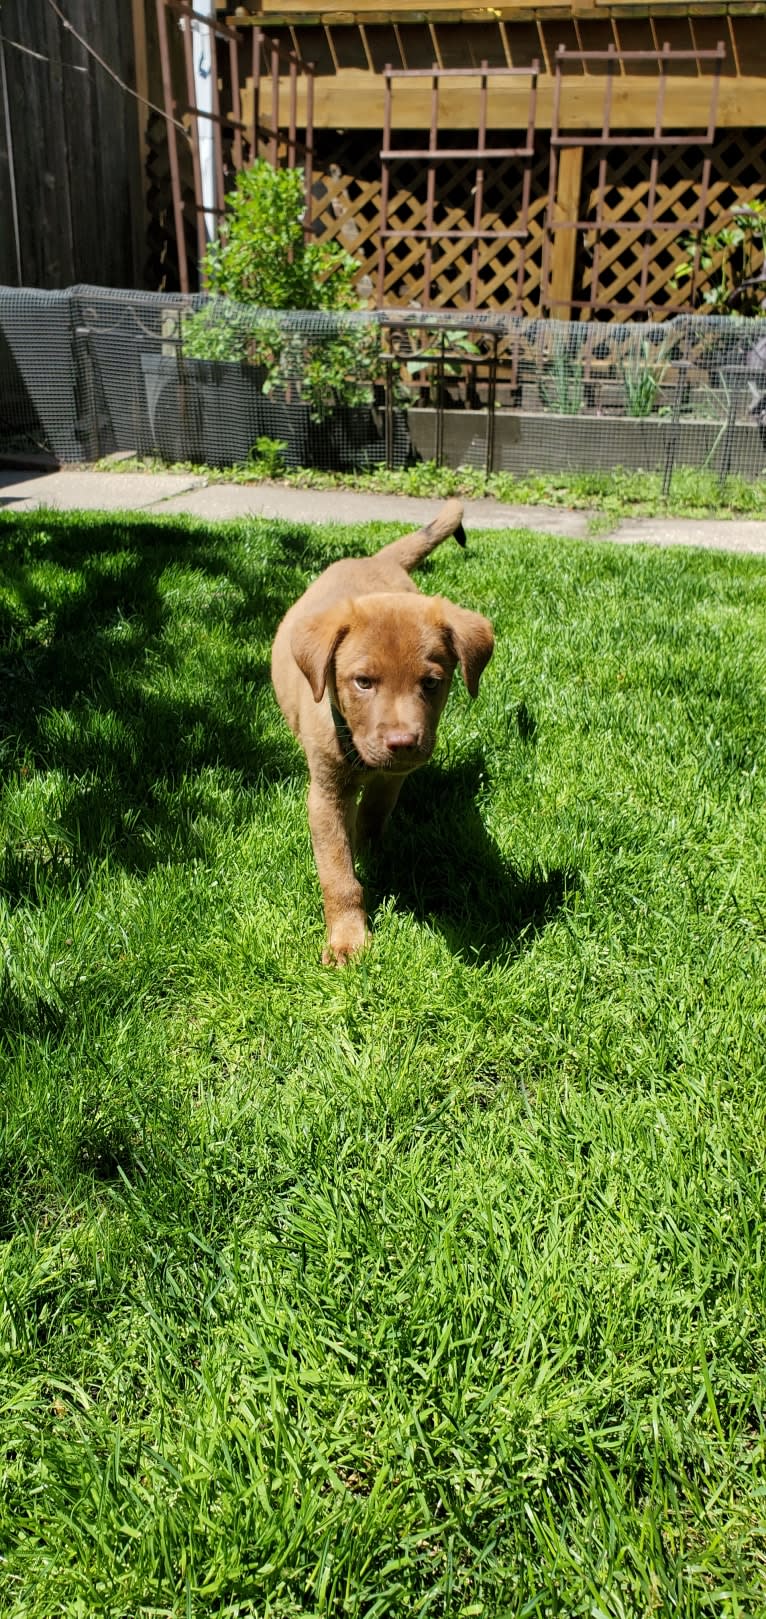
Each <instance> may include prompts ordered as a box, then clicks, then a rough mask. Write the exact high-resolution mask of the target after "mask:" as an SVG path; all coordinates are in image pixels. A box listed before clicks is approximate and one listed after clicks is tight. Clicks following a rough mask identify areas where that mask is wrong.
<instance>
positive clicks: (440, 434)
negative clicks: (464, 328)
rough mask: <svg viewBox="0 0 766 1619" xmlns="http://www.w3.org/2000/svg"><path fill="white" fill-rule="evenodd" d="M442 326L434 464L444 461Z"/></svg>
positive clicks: (438, 365)
mask: <svg viewBox="0 0 766 1619" xmlns="http://www.w3.org/2000/svg"><path fill="white" fill-rule="evenodd" d="M444 337H445V333H444V328H443V327H442V330H441V332H440V333H439V358H438V360H437V362H436V465H437V467H440V466H442V465H443V462H444Z"/></svg>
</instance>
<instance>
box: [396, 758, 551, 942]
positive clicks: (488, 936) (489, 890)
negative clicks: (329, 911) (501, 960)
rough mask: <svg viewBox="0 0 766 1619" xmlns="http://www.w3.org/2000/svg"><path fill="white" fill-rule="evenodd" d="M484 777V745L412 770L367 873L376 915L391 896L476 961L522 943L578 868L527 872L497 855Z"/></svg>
mask: <svg viewBox="0 0 766 1619" xmlns="http://www.w3.org/2000/svg"><path fill="white" fill-rule="evenodd" d="M484 779H485V769H484V761H483V759H482V757H481V754H475V755H473V756H472V757H471V758H469V759H466V760H463V761H461V762H459V763H457V764H453V765H449V766H442V765H438V764H432V765H427V766H426V767H425V769H424V770H421V771H418V772H417V774H416V775H414V776H413V777H412V779H411V780H410V781H408V782H406V783H405V786H404V788H403V790H402V796H401V798H400V800H399V803H398V805H397V807H396V810H395V812H394V815H393V817H392V819H391V823H390V826H389V828H388V831H387V833H386V837H385V842H384V846H383V848H382V849H381V850H380V851H379V852H377V853H375V854H374V855H370V856H368V862H367V869H366V873H365V875H366V876H367V882H366V892H367V898H368V902H369V906H370V911H371V913H372V914H373V916H374V912H375V910H376V908H377V907H378V906H379V905H380V904H381V903H382V902H383V901H384V900H385V899H388V898H393V899H394V901H395V903H396V905H397V907H398V908H399V909H400V910H407V911H410V912H411V914H412V915H413V916H416V917H418V918H419V919H420V920H421V921H431V922H433V923H435V925H436V926H437V927H438V928H439V930H440V931H441V932H442V933H443V934H444V936H445V938H446V939H447V942H448V943H449V945H450V947H451V948H452V949H453V950H455V951H456V952H459V953H461V954H466V955H469V956H473V957H474V958H475V959H477V960H479V961H489V960H492V959H494V958H495V957H497V956H502V955H508V954H512V953H514V952H515V951H516V950H518V949H520V948H522V947H523V945H524V944H525V943H528V941H529V939H530V937H531V936H533V935H534V934H536V933H538V932H539V931H540V930H541V929H542V928H544V927H545V926H547V924H548V923H549V922H550V921H551V920H552V918H553V917H554V916H555V915H556V913H557V912H558V911H559V910H560V909H561V907H562V906H563V905H564V904H565V903H566V900H567V896H568V895H569V894H571V893H572V892H573V891H574V889H575V888H576V887H577V882H578V874H577V873H576V872H575V871H563V870H558V869H556V870H553V871H549V872H542V871H540V870H533V871H532V872H530V873H528V874H526V875H525V874H524V873H522V872H520V871H518V870H516V868H515V867H514V866H513V865H511V864H510V862H509V861H507V860H506V859H505V858H504V857H503V855H502V854H501V853H500V850H499V849H498V848H497V845H496V844H494V843H493V841H492V839H491V838H490V836H489V834H488V833H487V830H486V828H485V826H484V822H483V821H482V818H481V813H480V810H479V807H478V804H477V798H478V795H479V793H480V790H481V787H482V784H483V781H484Z"/></svg>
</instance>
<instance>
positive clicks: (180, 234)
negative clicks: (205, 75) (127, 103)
mask: <svg viewBox="0 0 766 1619" xmlns="http://www.w3.org/2000/svg"><path fill="white" fill-rule="evenodd" d="M157 32H158V34H159V45H160V67H161V70H162V99H163V103H164V107H165V127H166V129H167V133H168V159H169V162H170V185H171V190H172V193H173V220H174V224H175V232H176V252H177V254H178V283H179V286H180V288H181V291H182V292H188V291H189V265H188V261H187V258H186V235H185V227H184V211H183V198H182V196H181V173H180V169H179V165H178V145H177V142H176V128H175V122H174V113H175V102H174V100H173V77H172V73H171V68H170V48H169V45H168V35H167V10H166V6H165V0H157Z"/></svg>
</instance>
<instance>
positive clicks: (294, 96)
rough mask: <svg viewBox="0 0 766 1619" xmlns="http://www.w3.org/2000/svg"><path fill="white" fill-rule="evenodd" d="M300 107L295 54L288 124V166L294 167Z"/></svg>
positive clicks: (291, 66) (291, 65) (291, 67)
mask: <svg viewBox="0 0 766 1619" xmlns="http://www.w3.org/2000/svg"><path fill="white" fill-rule="evenodd" d="M297 109H298V61H297V58H296V57H295V56H294V57H293V58H292V60H291V62H290V102H289V112H288V124H287V167H288V169H294V168H295V163H296V158H297V155H298V153H297V150H296V145H295V136H296V125H297Z"/></svg>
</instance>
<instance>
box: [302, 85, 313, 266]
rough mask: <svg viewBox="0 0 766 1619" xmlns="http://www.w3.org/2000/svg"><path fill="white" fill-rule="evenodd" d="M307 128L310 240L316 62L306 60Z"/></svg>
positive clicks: (308, 228)
mask: <svg viewBox="0 0 766 1619" xmlns="http://www.w3.org/2000/svg"><path fill="white" fill-rule="evenodd" d="M304 72H305V74H306V128H305V131H304V133H305V136H306V142H305V163H304V165H303V183H304V186H305V189H306V211H305V213H304V216H303V233H304V236H305V237H306V240H307V241H308V240H309V238H310V237H311V236H312V235H313V229H312V207H311V204H312V201H313V186H314V63H313V62H306V63H305V65H304Z"/></svg>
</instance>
